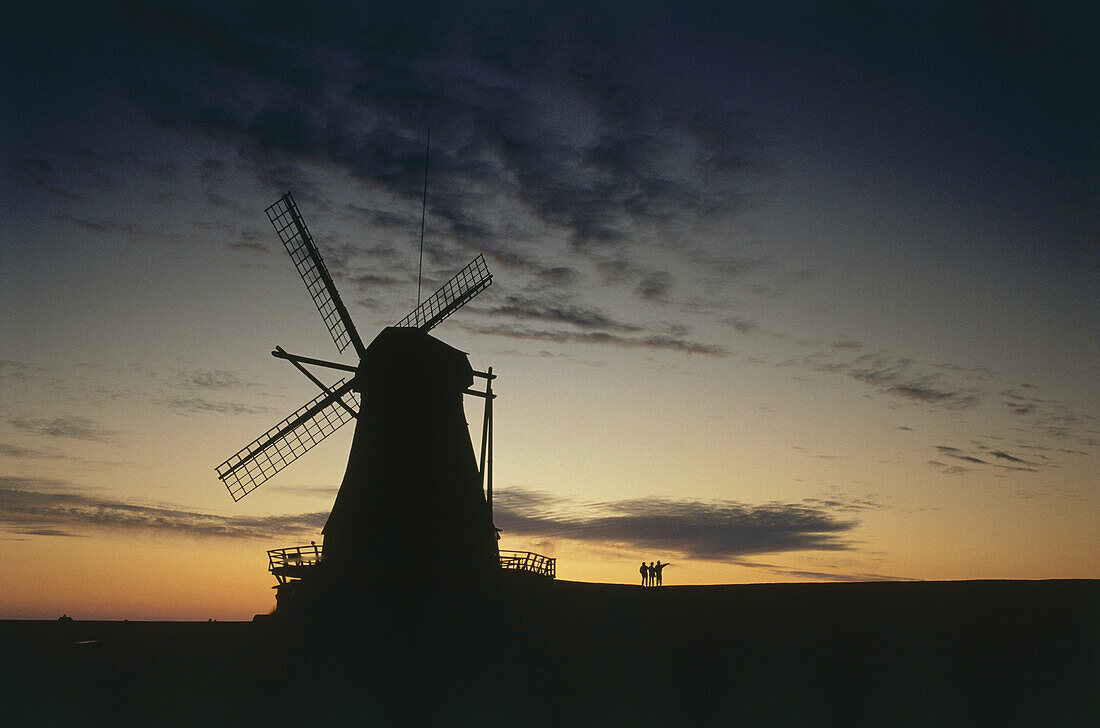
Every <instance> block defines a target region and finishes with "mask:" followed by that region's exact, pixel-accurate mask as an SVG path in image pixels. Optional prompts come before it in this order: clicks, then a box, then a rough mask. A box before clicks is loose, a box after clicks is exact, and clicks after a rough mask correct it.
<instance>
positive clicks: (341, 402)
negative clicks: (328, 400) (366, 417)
mask: <svg viewBox="0 0 1100 728" xmlns="http://www.w3.org/2000/svg"><path fill="white" fill-rule="evenodd" d="M271 353H272V354H275V353H279V354H282V355H284V356H283V357H282V358H285V359H286V360H287V361H289V362H290V363H291V364H293V365H294V366H295V368H296V369H297V370H298V371H300V372H301V373H302V374H305V375H306V378H307V379H309V381H311V382H313V383H314V384H316V385H317V386H318V387H320V388H321V391H323V392H327V391H329V387H328V385H327V384H325V383H324V382H322V381H321V380H320V379H318V378H317V377H315V376H313V373H312V372H310V371H309V370H308V369H306V368H305V367H304V366H302V365H301V364H300V363H299V362H297V361H296V360H295V359H294V358H293V357H292V356H291V355H290V354H287V353H286V351H284V350H283V347H281V346H276V347H275V351H273V352H271ZM336 403H337V404H339V405H340V406H341V407H343V408H344V409H345V410H347V413H348V414H349V415H351V416H352V417H358V416H359V413H358V412H356V411H355V410H353V409H352V408H351V407H350V406H348V404H347V403H346V402H344V400H343V399H342V398H341V399H338V400H336Z"/></svg>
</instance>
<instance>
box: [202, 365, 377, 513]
mask: <svg viewBox="0 0 1100 728" xmlns="http://www.w3.org/2000/svg"><path fill="white" fill-rule="evenodd" d="M351 388H352V382H347V383H345V382H344V380H343V379H341V380H340V381H339V382H337V383H336V384H335V385H333V387H331V388H330V389H329V390H328V391H327V392H322V393H321V394H319V395H318V396H317V397H315V398H314V399H312V400H310V401H309V402H307V403H306V404H305V405H304V406H302V407H301V408H300V409H299V410H298V411H297V412H295V413H294V414H292V415H290V416H289V417H287V418H286V419H285V420H283V421H282V422H280V423H279V424H277V425H275V426H274V427H272V428H271V429H270V430H268V431H267V432H265V433H264V434H263V435H261V436H260V437H258V438H256V439H255V440H254V441H253V442H252V443H250V444H249V445H247V446H246V447H244V448H242V449H241V451H240V452H238V453H237V454H236V455H234V456H233V457H231V458H229V459H228V460H226V461H225V462H224V463H222V464H221V465H219V466H218V467H217V468H216V470H217V473H218V479H219V480H221V481H222V482H223V483H225V487H226V488H228V489H229V495H231V496H232V497H233V500H235V501H239V500H240V499H241V498H244V497H245V496H246V495H248V494H249V493H251V492H252V491H254V490H255V489H256V488H258V487H259V486H260V485H261V484H262V483H263V482H264V481H265V480H267V479H268V478H270V477H271V476H272V475H274V474H275V473H277V472H279V471H280V470H282V469H283V468H285V467H286V466H287V465H290V464H291V463H292V462H294V461H295V460H296V459H297V458H298V457H300V456H301V455H303V454H304V453H306V452H308V451H309V450H310V448H312V447H313V446H314V445H316V444H317V443H319V442H321V440H324V439H325V438H326V437H328V436H329V435H331V434H332V433H333V432H335V431H336V430H338V429H339V428H340V427H341V426H343V425H344V424H346V423H347V422H349V421H351V420H353V419H355V415H354V414H353V413H354V412H355V411H356V408H355V405H356V402H355V395H353V394H352V393H351Z"/></svg>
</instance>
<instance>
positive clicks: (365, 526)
mask: <svg viewBox="0 0 1100 728" xmlns="http://www.w3.org/2000/svg"><path fill="white" fill-rule="evenodd" d="M267 215H268V218H269V219H270V220H271V223H272V225H273V226H274V228H275V231H276V232H277V234H278V236H279V239H280V240H281V241H282V243H283V245H284V247H285V248H286V250H287V253H289V254H290V258H291V260H292V261H294V265H295V267H296V268H297V270H298V273H299V274H300V275H301V277H302V280H303V281H304V282H305V284H306V288H307V289H308V291H309V294H310V296H311V297H312V298H313V302H314V303H315V304H316V306H317V310H318V311H319V312H320V314H321V318H322V319H323V320H324V322H325V325H326V326H327V327H328V330H329V333H330V334H331V335H332V339H333V341H334V342H335V344H336V348H337V349H338V350H339V351H340V352H341V353H342V352H344V351H345V350H346V349H347V348H348V347H349V346H350V347H351V348H352V349H353V350H354V351H355V354H356V356H358V357H359V362H358V364H357V365H354V366H353V365H349V364H343V363H339V362H332V361H326V360H322V359H315V358H311V357H304V356H298V355H296V354H290V353H287V352H286V351H284V350H283V349H282V348H281V347H276V348H275V350H274V351H273V352H271V353H272V356H275V357H277V358H279V359H285V360H286V361H289V362H290V363H291V364H292V365H294V367H295V368H297V369H298V370H299V371H300V372H301V373H302V374H304V375H305V376H306V377H307V378H309V379H310V381H312V382H313V383H314V384H316V385H317V386H318V387H319V388H320V389H321V392H320V393H319V394H318V395H317V396H316V397H314V398H313V399H311V400H310V401H309V402H306V403H305V404H304V405H302V407H300V408H299V409H298V410H297V411H295V412H294V413H293V414H291V415H289V416H288V417H286V418H285V419H283V420H282V421H281V422H279V423H278V424H277V425H275V426H274V427H272V428H271V429H270V430H268V431H267V432H265V433H264V434H263V435H261V436H260V437H258V438H256V439H255V440H254V441H253V442H251V443H249V444H248V445H247V446H245V447H244V448H242V449H241V450H240V451H239V452H238V453H236V454H235V455H233V456H232V457H231V458H229V459H228V460H226V461H225V462H224V463H222V464H221V465H219V466H218V467H217V468H216V471H217V474H218V478H219V479H220V480H221V481H222V482H223V483H224V484H225V486H226V487H227V488H228V490H229V493H230V495H231V496H232V497H233V499H234V500H235V501H239V500H240V499H241V498H243V497H244V496H246V495H248V494H249V493H251V492H252V491H253V490H255V489H256V488H258V487H259V486H260V485H261V484H263V483H264V482H265V481H266V480H267V479H269V478H270V477H272V476H273V475H275V474H276V473H278V472H279V471H281V470H282V469H283V468H285V467H287V466H288V465H290V464H291V463H292V462H294V461H295V460H296V459H297V458H299V457H300V456H302V455H304V454H305V453H306V452H308V451H309V450H310V449H312V448H313V447H314V446H315V445H317V444H318V443H319V442H321V441H322V440H324V439H325V438H326V437H328V436H329V435H331V434H332V433H333V432H335V431H336V430H337V429H339V428H340V427H342V426H343V425H345V424H347V423H348V422H351V421H352V420H355V422H356V425H355V434H354V436H353V439H352V445H351V451H350V453H349V456H348V464H347V469H346V471H345V474H344V478H343V481H342V482H341V484H340V490H339V492H338V493H337V496H336V501H335V503H334V504H333V507H332V511H331V513H330V514H329V517H328V521H327V522H326V524H325V527H324V530H323V533H324V536H325V541H324V547H323V548H324V552H323V559H322V558H320V556H321V554H320V553H319V551H318V550H317V549H314V553H313V554H306V555H305V557H306V558H305V560H304V561H303V554H302V552H301V550H300V549H299V550H298V551H297V552H296V553H290V554H288V553H286V552H287V551H288V550H282V551H283V553H282V556H281V557H280V561H279V566H280V568H282V573H283V574H286V573H292V572H295V567H301V566H304V565H305V564H306V563H309V562H313V561H319V562H320V563H319V566H323V567H324V568H323V569H313V570H312V571H313V572H320V571H323V572H325V573H326V574H327V575H328V577H331V578H335V579H336V580H338V581H340V582H342V583H348V582H350V583H355V584H359V585H364V584H368V585H369V584H394V583H409V582H431V583H448V582H451V581H454V580H455V577H456V576H461V578H462V579H464V580H465V579H468V578H469V577H470V576H472V575H478V574H483V573H486V572H489V571H492V570H495V569H498V568H499V565H500V561H499V553H498V549H497V531H496V529H495V528H494V526H493V519H492V473H491V467H492V466H491V461H492V453H491V449H492V434H491V432H492V401H493V397H494V395H493V393H492V380H493V379H494V375H493V373H492V369H491V368H490V369H489V371H488V372H477V371H474V370H473V369H472V368H471V366H470V363H469V359H468V357H467V355H466V354H465V353H463V352H461V351H459V350H458V349H455V348H453V347H451V346H448V345H447V344H445V343H443V342H442V341H440V340H439V339H436V338H434V337H432V336H431V335H429V333H428V332H429V331H431V330H432V329H433V328H435V327H436V326H437V325H438V324H439V323H441V322H442V321H443V320H444V319H446V318H447V317H448V316H450V315H451V314H453V313H454V312H455V311H457V310H458V309H460V308H461V307H462V306H464V305H465V304H466V303H468V302H469V301H470V300H471V299H473V298H474V296H476V295H478V294H479V293H480V292H481V291H483V290H485V288H486V287H488V286H489V285H490V284H491V283H492V280H493V277H492V274H491V273H490V272H489V269H488V267H487V266H486V264H485V259H484V258H483V257H482V256H481V255H478V256H477V257H476V258H475V259H474V260H473V261H472V262H471V263H470V264H468V265H467V266H466V267H465V268H463V269H462V270H460V271H459V272H458V273H457V274H455V275H454V277H452V278H451V279H450V280H448V281H447V282H446V283H444V284H443V286H442V287H440V289H439V290H438V291H436V292H435V293H434V294H433V295H432V296H431V297H429V298H428V299H427V300H425V301H424V302H423V303H420V304H419V305H418V306H417V307H416V308H415V309H414V310H413V311H411V312H410V313H409V314H408V315H407V316H405V318H403V319H401V321H399V322H398V323H397V324H396V325H395V326H390V327H386V328H384V329H382V331H381V332H380V333H379V334H378V335H377V336H376V337H375V339H374V340H373V341H372V342H371V343H370V344H369V345H364V344H363V340H362V339H361V338H360V337H359V333H358V332H357V331H356V329H355V326H354V324H353V323H352V321H351V316H350V315H349V314H348V310H347V308H346V307H345V306H344V303H343V301H342V300H341V298H340V294H339V293H338V292H337V290H336V286H335V284H334V283H333V281H332V276H331V275H329V272H328V269H327V268H326V267H325V263H324V261H323V260H322V259H321V254H320V252H319V251H318V249H317V246H316V245H315V244H314V242H313V238H312V237H311V236H310V234H309V230H308V229H307V228H306V224H305V221H304V220H303V219H302V216H301V214H300V213H299V211H298V207H297V205H296V204H295V203H294V199H293V198H292V197H291V195H290V193H289V192H288V193H287V194H285V195H283V196H282V198H280V199H279V200H278V201H277V202H276V203H275V204H273V205H271V207H269V208H268V209H267ZM307 366H312V367H321V368H327V369H332V370H336V371H337V372H342V373H344V375H345V376H344V377H343V378H341V379H339V380H338V381H336V382H334V383H332V384H326V383H325V382H323V381H322V380H321V379H320V378H318V377H317V376H315V375H314V373H313V372H311V371H310V370H309V369H307ZM349 375H350V376H349ZM475 376H476V377H479V378H481V379H484V380H485V384H486V386H485V390H484V391H477V390H474V389H472V388H471V385H472V384H473V378H474V377H475ZM356 394H358V395H359V399H360V402H359V403H357V401H356V396H355V395H356ZM463 394H474V395H478V396H481V397H483V398H484V399H485V414H484V426H483V428H482V442H481V458H480V463H478V462H477V461H475V457H474V452H473V446H472V443H471V440H470V433H469V430H468V428H467V424H466V418H465V414H464V412H463V408H462V396H463ZM483 485H484V487H485V492H483V491H482V486H483ZM274 553H275V552H269V554H274ZM272 571H273V572H275V573H276V576H277V577H278V576H279V573H280V572H279V571H278V570H277V568H276V557H275V556H272ZM302 573H303V572H302V570H301V569H300V568H299V569H298V570H297V575H301V574H302ZM279 581H280V585H286V584H287V583H288V582H287V579H285V578H282V577H280V578H279Z"/></svg>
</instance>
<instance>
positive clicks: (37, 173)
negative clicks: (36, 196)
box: [4, 157, 73, 197]
mask: <svg viewBox="0 0 1100 728" xmlns="http://www.w3.org/2000/svg"><path fill="white" fill-rule="evenodd" d="M4 176H5V177H6V178H8V179H9V180H11V181H12V182H16V183H18V184H21V185H27V186H29V187H35V188H38V189H40V190H43V191H45V192H48V193H50V194H51V195H57V196H60V197H72V196H73V195H72V194H71V193H69V192H67V191H66V190H64V189H63V188H62V187H61V184H60V182H59V181H58V174H57V171H56V170H55V169H54V167H53V164H52V163H51V162H50V160H48V159H38V158H31V157H21V158H19V159H13V160H11V161H10V162H8V163H7V164H5V165H4Z"/></svg>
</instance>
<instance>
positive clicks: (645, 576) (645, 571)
mask: <svg viewBox="0 0 1100 728" xmlns="http://www.w3.org/2000/svg"><path fill="white" fill-rule="evenodd" d="M638 573H639V574H641V575H642V586H649V567H648V566H646V565H645V562H644V561H643V562H642V565H641V567H640V568H639V569H638Z"/></svg>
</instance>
